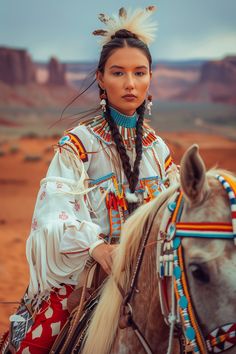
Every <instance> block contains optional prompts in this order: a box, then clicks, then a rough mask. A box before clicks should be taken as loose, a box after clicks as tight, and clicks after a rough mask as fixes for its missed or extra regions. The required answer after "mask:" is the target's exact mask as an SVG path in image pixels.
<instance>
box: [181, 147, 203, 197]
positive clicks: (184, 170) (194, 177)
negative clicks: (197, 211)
mask: <svg viewBox="0 0 236 354" xmlns="http://www.w3.org/2000/svg"><path fill="white" fill-rule="evenodd" d="M198 150H199V148H198V145H196V144H194V145H192V146H191V147H190V148H189V149H188V150H187V151H186V152H185V154H184V156H183V157H182V160H181V163H180V184H181V187H182V190H183V193H184V195H185V197H186V199H187V200H188V201H189V202H190V203H191V204H199V203H201V201H202V200H203V199H204V196H205V194H206V193H207V191H208V184H207V179H206V168H205V164H204V162H203V160H202V158H201V156H200V155H199V153H198Z"/></svg>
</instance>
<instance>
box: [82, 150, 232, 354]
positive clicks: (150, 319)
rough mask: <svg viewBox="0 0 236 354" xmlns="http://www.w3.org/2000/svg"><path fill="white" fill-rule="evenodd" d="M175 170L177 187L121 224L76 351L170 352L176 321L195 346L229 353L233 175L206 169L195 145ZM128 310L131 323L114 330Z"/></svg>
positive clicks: (197, 349)
mask: <svg viewBox="0 0 236 354" xmlns="http://www.w3.org/2000/svg"><path fill="white" fill-rule="evenodd" d="M180 171H181V173H180V186H177V185H176V186H174V187H170V188H169V189H167V190H166V191H165V192H163V193H161V194H160V195H159V197H157V198H156V199H155V200H154V201H152V202H150V203H148V204H146V205H144V206H142V207H140V208H139V209H138V210H137V211H136V212H135V213H134V215H132V216H131V217H130V218H129V219H128V221H127V222H126V223H125V226H124V228H123V231H122V237H121V244H120V245H119V247H118V249H117V253H116V257H115V259H114V265H113V271H112V275H111V276H110V277H109V278H108V280H107V282H106V284H105V287H104V289H103V291H102V295H101V299H100V301H99V303H98V306H97V309H96V311H95V314H94V316H93V318H92V321H91V323H90V326H89V329H88V332H87V335H86V342H85V345H84V347H83V350H82V353H83V354H108V353H114V354H121V353H122V354H128V353H129V354H131V353H132V354H134V353H156V354H164V353H166V352H168V353H174V354H177V353H179V352H180V350H182V349H179V345H178V343H174V342H173V328H174V326H177V325H178V328H179V327H180V328H181V329H182V332H183V337H184V338H185V344H186V349H191V350H192V352H194V353H200V354H205V353H219V352H223V351H225V350H226V349H227V354H235V353H236V347H235V344H236V334H235V332H236V301H235V298H236V252H235V241H234V237H235V234H234V233H235V230H236V228H235V221H234V220H233V221H232V218H233V219H234V217H235V210H236V209H235V204H236V199H235V194H234V193H235V192H236V179H235V177H234V176H233V175H232V174H230V173H228V172H226V171H221V170H211V171H209V172H207V173H206V172H205V166H204V163H203V161H202V159H201V157H200V156H199V154H198V148H197V146H193V147H191V148H190V149H189V150H188V151H187V152H186V153H185V155H184V157H183V159H182V161H181V167H180ZM216 175H223V176H225V179H226V180H227V181H228V182H229V183H230V185H231V188H232V190H231V191H229V189H230V187H228V185H227V181H222V183H224V187H225V188H226V189H227V191H226V190H225V188H223V186H222V184H221V183H220V181H219V180H218V179H217V178H216V177H215V176H216ZM179 187H180V189H179ZM234 191H235V192H234ZM182 197H183V198H182ZM229 198H230V199H231V204H232V206H231V208H230V201H229ZM183 200H184V202H183ZM232 225H233V226H232ZM196 236H201V237H200V238H199V237H196ZM210 236H211V238H209V237H210ZM219 237H220V238H219ZM142 252H144V253H142ZM137 260H138V261H137ZM131 285H133V288H132V290H130V289H131V287H130V286H131ZM119 287H120V288H122V289H123V290H120V289H119ZM158 288H159V290H160V291H159V290H158ZM124 294H126V297H125V299H126V300H125V301H124ZM127 294H129V295H128V298H127ZM127 309H128V310H129V312H130V313H131V312H132V316H130V317H132V321H131V322H132V324H133V326H131V327H127V328H123V329H121V328H120V327H119V324H122V323H123V324H124V321H123V320H124V318H125V317H124V316H123V317H122V316H121V312H122V313H123V312H125V313H127ZM130 313H129V314H130ZM122 319H123V320H122ZM166 322H167V323H168V324H169V325H170V329H169V327H168V326H167V324H166ZM134 324H135V325H134ZM136 325H137V326H138V328H139V329H138V330H137V326H136ZM121 327H126V326H124V325H123V326H121ZM173 343H174V345H173Z"/></svg>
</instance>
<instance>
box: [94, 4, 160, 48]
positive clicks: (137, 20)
mask: <svg viewBox="0 0 236 354" xmlns="http://www.w3.org/2000/svg"><path fill="white" fill-rule="evenodd" d="M155 10H156V6H148V7H146V8H145V9H136V10H134V11H131V10H130V9H129V10H128V11H127V10H126V9H125V8H124V7H122V8H121V9H120V10H119V13H118V15H113V16H111V17H110V16H108V15H105V14H100V15H99V16H98V18H99V20H100V21H101V22H103V23H104V24H105V25H106V29H105V30H104V29H98V30H96V31H94V32H93V34H94V35H95V36H102V37H103V38H102V40H101V45H104V44H106V43H108V42H109V41H110V40H111V37H112V36H113V35H114V34H115V33H116V32H117V31H119V30H121V29H126V30H128V31H130V32H132V33H133V34H135V35H136V36H137V37H138V39H140V40H141V41H143V42H144V43H146V44H147V45H148V44H149V43H150V42H152V41H153V40H154V38H155V32H156V30H157V24H156V23H155V22H151V21H150V20H149V17H150V16H151V15H152V13H153V12H154V11H155Z"/></svg>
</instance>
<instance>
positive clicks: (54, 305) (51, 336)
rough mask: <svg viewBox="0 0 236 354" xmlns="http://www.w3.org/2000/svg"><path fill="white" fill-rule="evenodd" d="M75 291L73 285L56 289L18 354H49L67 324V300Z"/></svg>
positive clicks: (36, 319) (44, 303) (45, 302)
mask: <svg viewBox="0 0 236 354" xmlns="http://www.w3.org/2000/svg"><path fill="white" fill-rule="evenodd" d="M73 290H74V287H73V286H71V285H64V286H63V287H62V288H61V289H54V290H53V291H52V292H51V293H50V296H49V298H48V299H47V300H45V301H43V302H42V305H41V308H40V310H39V312H38V313H37V315H36V317H35V320H34V323H33V325H32V326H31V328H30V329H29V331H28V332H27V334H26V336H25V338H24V339H23V341H22V342H21V345H20V348H19V349H18V350H17V353H22V354H48V353H49V351H50V349H51V347H52V345H53V343H54V341H55V339H56V338H57V335H58V334H59V332H60V330H61V329H62V327H63V325H64V324H65V322H66V320H67V318H68V316H69V312H68V310H67V298H68V296H69V295H70V294H71V292H72V291H73Z"/></svg>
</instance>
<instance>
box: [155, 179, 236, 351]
mask: <svg viewBox="0 0 236 354" xmlns="http://www.w3.org/2000/svg"><path fill="white" fill-rule="evenodd" d="M215 177H216V178H217V180H218V181H219V182H220V183H221V184H222V186H223V187H224V189H225V190H226V192H227V193H228V197H229V201H230V207H231V217H232V223H231V224H226V223H181V222H180V220H181V215H182V211H183V204H184V200H183V194H182V192H177V193H176V194H175V196H174V200H172V201H171V202H169V203H168V207H167V209H166V210H165V212H164V216H163V222H162V224H161V227H160V235H161V236H162V241H161V248H160V257H159V277H160V282H159V293H160V299H161V304H162V306H161V307H162V313H163V316H164V318H165V321H166V322H167V323H168V324H169V325H170V326H171V330H170V337H169V348H168V354H170V353H171V352H172V349H171V347H172V341H173V328H174V327H177V326H178V327H180V326H181V328H182V330H183V334H184V337H185V349H186V347H188V348H190V349H191V351H192V353H194V354H206V353H221V352H223V351H225V350H227V349H229V348H231V347H233V346H234V345H236V323H229V324H226V325H222V326H220V327H219V328H216V329H215V330H214V331H212V332H211V333H210V334H209V335H208V336H207V337H206V338H204V337H203V334H202V332H201V329H200V326H199V324H198V321H197V318H196V315H195V313H196V311H194V306H193V303H192V300H191V296H190V293H189V288H188V283H187V277H186V272H185V267H184V255H183V247H182V238H183V237H198V238H208V239H209V238H212V239H231V240H234V242H235V244H236V196H235V192H234V190H233V188H232V186H231V185H230V181H229V182H228V181H226V179H225V178H224V177H222V176H219V175H217V176H215ZM168 278H169V279H171V281H172V289H173V294H174V295H175V296H172V303H171V310H170V309H169V303H168V297H167V284H166V283H167V279H168ZM175 303H177V311H176V309H175Z"/></svg>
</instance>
